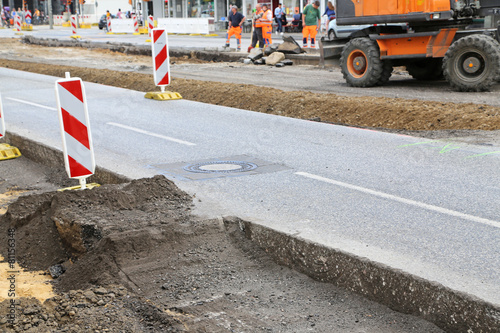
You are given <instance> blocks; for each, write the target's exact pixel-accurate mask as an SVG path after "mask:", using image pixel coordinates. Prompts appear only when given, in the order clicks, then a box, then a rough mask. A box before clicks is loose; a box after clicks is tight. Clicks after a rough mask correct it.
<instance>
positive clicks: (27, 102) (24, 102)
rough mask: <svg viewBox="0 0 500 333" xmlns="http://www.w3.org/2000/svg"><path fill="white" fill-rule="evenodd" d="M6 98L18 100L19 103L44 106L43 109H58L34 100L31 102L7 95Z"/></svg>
mask: <svg viewBox="0 0 500 333" xmlns="http://www.w3.org/2000/svg"><path fill="white" fill-rule="evenodd" d="M5 99H9V100H11V101H14V102H18V103H23V104H28V105H32V106H37V107H39V108H42V109H47V110H52V111H57V109H56V108H53V107H50V106H45V105H41V104H37V103H33V102H29V101H24V100H22V99H17V98H12V97H6V98H5Z"/></svg>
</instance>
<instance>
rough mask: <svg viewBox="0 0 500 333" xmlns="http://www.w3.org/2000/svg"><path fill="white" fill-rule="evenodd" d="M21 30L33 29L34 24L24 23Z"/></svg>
mask: <svg viewBox="0 0 500 333" xmlns="http://www.w3.org/2000/svg"><path fill="white" fill-rule="evenodd" d="M21 30H23V31H33V25H31V24H23V25H22V27H21Z"/></svg>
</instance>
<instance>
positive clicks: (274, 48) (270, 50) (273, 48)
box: [263, 44, 279, 56]
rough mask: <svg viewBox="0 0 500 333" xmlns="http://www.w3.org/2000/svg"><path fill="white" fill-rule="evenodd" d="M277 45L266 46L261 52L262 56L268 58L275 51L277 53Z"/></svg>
mask: <svg viewBox="0 0 500 333" xmlns="http://www.w3.org/2000/svg"><path fill="white" fill-rule="evenodd" d="M278 46H279V45H278V44H271V45H268V46H266V47H265V48H264V50H263V52H264V55H266V56H268V55H270V54H272V53H274V52H276V51H278Z"/></svg>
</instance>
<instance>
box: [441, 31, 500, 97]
mask: <svg viewBox="0 0 500 333" xmlns="http://www.w3.org/2000/svg"><path fill="white" fill-rule="evenodd" d="M443 73H444V77H445V78H446V80H447V81H448V82H449V83H450V85H451V86H452V87H453V88H454V89H456V90H458V91H488V90H489V89H490V87H491V86H492V85H493V84H494V83H495V81H496V80H498V78H499V77H500V43H498V42H497V41H496V40H495V39H493V38H491V37H489V36H486V35H469V36H466V37H463V38H460V39H459V40H457V41H456V42H454V43H453V44H451V46H450V48H449V49H448V51H447V52H446V55H445V56H444V59H443Z"/></svg>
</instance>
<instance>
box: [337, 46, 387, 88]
mask: <svg viewBox="0 0 500 333" xmlns="http://www.w3.org/2000/svg"><path fill="white" fill-rule="evenodd" d="M354 50H362V51H363V52H364V53H365V54H366V56H367V58H368V59H367V60H368V68H367V70H366V73H365V75H363V77H361V78H356V77H354V76H352V75H351V73H349V70H348V69H347V63H346V62H347V59H348V57H349V54H350V53H351V52H353V51H354ZM340 68H341V71H342V74H343V76H344V79H345V80H346V82H347V84H348V85H349V86H352V87H373V86H376V85H379V84H380V83H384V82H383V80H385V78H386V76H387V70H386V71H385V72H384V62H383V61H382V60H381V59H380V50H379V48H378V45H377V43H376V42H375V41H372V40H371V39H370V38H366V37H363V38H354V39H352V40H350V41H349V42H348V43H347V44H346V45H345V46H344V49H343V50H342V54H341V56H340ZM383 73H384V76H383ZM391 73H392V66H391ZM388 79H389V77H387V80H388Z"/></svg>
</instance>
